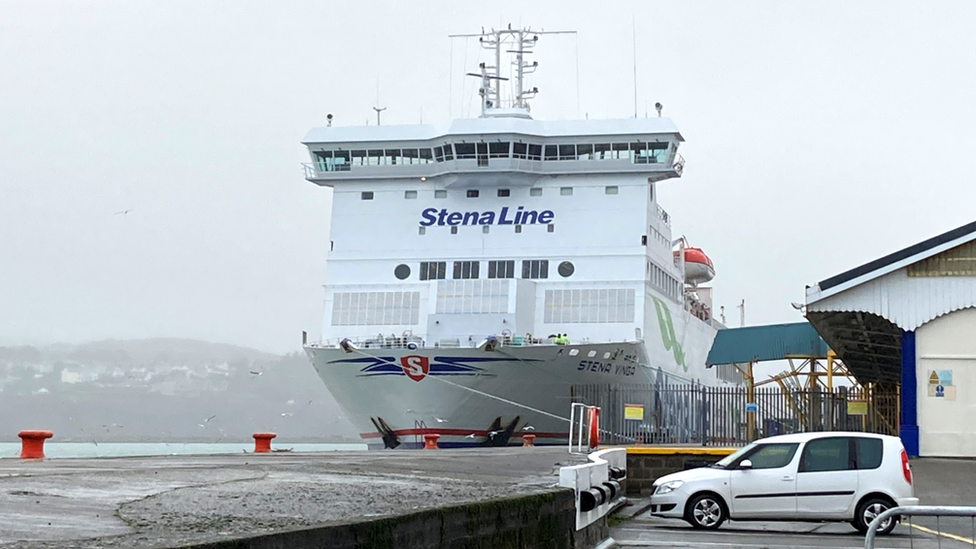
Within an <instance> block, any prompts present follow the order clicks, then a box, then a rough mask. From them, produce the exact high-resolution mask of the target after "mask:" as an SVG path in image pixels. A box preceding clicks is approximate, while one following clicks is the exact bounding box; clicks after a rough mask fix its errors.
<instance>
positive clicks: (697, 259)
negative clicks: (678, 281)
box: [674, 247, 715, 286]
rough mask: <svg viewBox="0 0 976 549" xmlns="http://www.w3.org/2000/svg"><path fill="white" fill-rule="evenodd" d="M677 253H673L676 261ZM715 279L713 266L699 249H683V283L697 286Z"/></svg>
mask: <svg viewBox="0 0 976 549" xmlns="http://www.w3.org/2000/svg"><path fill="white" fill-rule="evenodd" d="M678 253H679V252H678V251H677V250H676V251H675V252H674V256H675V258H676V259H677V257H678ZM713 278H715V266H714V265H712V260H711V259H709V258H708V256H707V255H705V252H703V251H702V250H701V248H691V247H688V248H685V283H686V284H691V285H692V286H697V285H698V284H702V283H704V282H708V281H709V280H711V279H713Z"/></svg>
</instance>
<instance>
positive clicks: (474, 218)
mask: <svg viewBox="0 0 976 549" xmlns="http://www.w3.org/2000/svg"><path fill="white" fill-rule="evenodd" d="M420 217H422V218H423V221H421V222H420V224H421V225H422V226H424V227H430V226H431V225H440V226H444V225H451V226H454V225H536V224H539V225H546V224H549V223H552V220H553V219H555V218H556V214H555V213H553V211H552V210H542V211H541V212H540V211H536V210H526V209H525V207H524V206H519V207H518V209H516V210H515V211H512V210H510V209H509V207H508V206H505V207H504V208H502V209H501V211H499V212H498V213H495V212H493V211H490V210H489V211H487V212H451V211H448V210H447V209H446V208H442V209H440V210H438V209H437V208H427V209H426V210H424V211H422V212H420Z"/></svg>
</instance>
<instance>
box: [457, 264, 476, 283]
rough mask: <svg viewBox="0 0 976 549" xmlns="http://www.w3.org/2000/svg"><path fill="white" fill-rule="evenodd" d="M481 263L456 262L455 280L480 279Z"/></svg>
mask: <svg viewBox="0 0 976 549" xmlns="http://www.w3.org/2000/svg"><path fill="white" fill-rule="evenodd" d="M480 267H481V263H479V262H478V261H455V262H454V278H455V279H466V278H479V277H478V275H479V272H478V271H479V270H480Z"/></svg>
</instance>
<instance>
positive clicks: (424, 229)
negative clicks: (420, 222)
mask: <svg viewBox="0 0 976 549" xmlns="http://www.w3.org/2000/svg"><path fill="white" fill-rule="evenodd" d="M417 234H427V227H423V226H421V227H418V230H417Z"/></svg>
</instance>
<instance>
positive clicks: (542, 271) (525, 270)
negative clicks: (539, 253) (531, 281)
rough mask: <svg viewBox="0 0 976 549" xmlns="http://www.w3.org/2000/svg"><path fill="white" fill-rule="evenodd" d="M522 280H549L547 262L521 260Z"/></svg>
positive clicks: (542, 260) (545, 260)
mask: <svg viewBox="0 0 976 549" xmlns="http://www.w3.org/2000/svg"><path fill="white" fill-rule="evenodd" d="M522 278H549V260H548V259H523V260H522Z"/></svg>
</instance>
